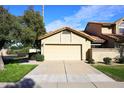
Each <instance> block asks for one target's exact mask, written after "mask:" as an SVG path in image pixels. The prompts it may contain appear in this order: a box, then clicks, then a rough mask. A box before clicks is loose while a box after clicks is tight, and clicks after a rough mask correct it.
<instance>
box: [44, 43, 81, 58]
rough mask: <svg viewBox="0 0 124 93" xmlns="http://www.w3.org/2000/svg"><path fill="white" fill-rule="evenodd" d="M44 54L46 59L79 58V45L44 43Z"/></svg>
mask: <svg viewBox="0 0 124 93" xmlns="http://www.w3.org/2000/svg"><path fill="white" fill-rule="evenodd" d="M44 55H45V59H47V60H81V59H82V58H81V55H82V54H81V45H57V44H53V45H51V44H50V45H46V46H45V49H44Z"/></svg>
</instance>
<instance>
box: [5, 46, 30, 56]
mask: <svg viewBox="0 0 124 93" xmlns="http://www.w3.org/2000/svg"><path fill="white" fill-rule="evenodd" d="M29 49H30V47H25V48H21V49H8V51H7V53H8V54H18V53H29Z"/></svg>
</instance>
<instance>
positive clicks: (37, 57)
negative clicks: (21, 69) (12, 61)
mask: <svg viewBox="0 0 124 93" xmlns="http://www.w3.org/2000/svg"><path fill="white" fill-rule="evenodd" d="M29 59H31V60H36V61H44V55H41V54H39V53H37V54H32V55H31V56H30V58H29Z"/></svg>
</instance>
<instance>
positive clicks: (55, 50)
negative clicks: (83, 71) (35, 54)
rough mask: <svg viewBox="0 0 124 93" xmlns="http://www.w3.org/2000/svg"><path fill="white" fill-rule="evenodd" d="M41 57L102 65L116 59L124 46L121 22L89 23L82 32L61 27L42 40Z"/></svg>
mask: <svg viewBox="0 0 124 93" xmlns="http://www.w3.org/2000/svg"><path fill="white" fill-rule="evenodd" d="M39 40H41V54H43V55H44V56H45V60H86V59H89V58H93V59H95V61H102V60H103V58H104V57H111V58H115V57H117V56H119V54H120V53H119V50H118V49H117V48H119V47H120V46H121V45H123V43H124V18H122V19H120V20H117V21H116V22H113V23H103V22H89V23H88V24H87V26H86V29H85V31H77V30H74V29H72V28H70V27H63V28H60V29H58V30H55V31H53V32H49V33H47V34H45V35H44V36H42V37H39Z"/></svg>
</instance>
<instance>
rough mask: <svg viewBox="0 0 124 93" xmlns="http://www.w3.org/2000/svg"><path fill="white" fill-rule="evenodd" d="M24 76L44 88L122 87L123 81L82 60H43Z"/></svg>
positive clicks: (123, 85)
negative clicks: (119, 82)
mask: <svg viewBox="0 0 124 93" xmlns="http://www.w3.org/2000/svg"><path fill="white" fill-rule="evenodd" d="M24 78H30V79H32V80H33V81H34V82H35V85H36V86H35V87H46V88H50V87H55V88H56V87H60V88H62V87H64V88H66V87H71V88H72V87H75V88H80V87H83V88H85V87H87V88H95V87H124V83H123V84H120V85H119V84H117V82H116V81H114V80H113V79H111V78H110V77H108V76H106V75H105V74H103V73H102V72H100V71H98V70H96V69H95V68H93V67H91V66H90V65H89V64H86V63H84V62H83V61H49V62H43V63H41V64H40V65H39V66H38V67H36V68H35V69H34V70H33V71H31V72H30V73H29V74H27V75H26V76H25V77H24ZM112 85H113V86H112ZM117 85H118V86H117Z"/></svg>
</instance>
